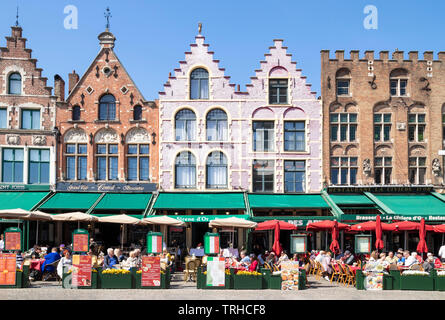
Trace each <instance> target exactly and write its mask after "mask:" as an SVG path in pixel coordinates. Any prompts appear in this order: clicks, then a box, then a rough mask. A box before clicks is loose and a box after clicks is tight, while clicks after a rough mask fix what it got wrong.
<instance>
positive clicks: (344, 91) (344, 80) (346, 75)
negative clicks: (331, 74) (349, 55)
mask: <svg viewBox="0 0 445 320" xmlns="http://www.w3.org/2000/svg"><path fill="white" fill-rule="evenodd" d="M335 81H336V86H337V96H350V95H351V90H350V86H351V72H350V71H349V69H346V68H342V69H340V70H338V71H337V73H336V75H335Z"/></svg>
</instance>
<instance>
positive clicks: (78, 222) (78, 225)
mask: <svg viewBox="0 0 445 320" xmlns="http://www.w3.org/2000/svg"><path fill="white" fill-rule="evenodd" d="M77 229H80V221H77Z"/></svg>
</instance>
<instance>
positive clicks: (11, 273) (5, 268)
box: [0, 253, 17, 286]
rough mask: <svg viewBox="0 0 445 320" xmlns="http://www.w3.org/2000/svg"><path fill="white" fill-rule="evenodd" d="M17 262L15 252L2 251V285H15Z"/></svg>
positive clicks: (0, 258) (0, 257) (0, 259)
mask: <svg viewBox="0 0 445 320" xmlns="http://www.w3.org/2000/svg"><path fill="white" fill-rule="evenodd" d="M16 263H17V262H16V254H15V253H0V286H14V285H15V273H16V268H17V266H16Z"/></svg>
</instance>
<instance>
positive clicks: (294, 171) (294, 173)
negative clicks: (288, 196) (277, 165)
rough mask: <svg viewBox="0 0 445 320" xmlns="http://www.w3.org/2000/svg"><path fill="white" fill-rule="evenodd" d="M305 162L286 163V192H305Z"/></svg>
mask: <svg viewBox="0 0 445 320" xmlns="http://www.w3.org/2000/svg"><path fill="white" fill-rule="evenodd" d="M305 175H306V171H305V162H304V161H284V192H304V184H305Z"/></svg>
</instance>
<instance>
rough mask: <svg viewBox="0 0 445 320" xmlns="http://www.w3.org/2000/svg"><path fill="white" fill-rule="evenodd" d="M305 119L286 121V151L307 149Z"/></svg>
mask: <svg viewBox="0 0 445 320" xmlns="http://www.w3.org/2000/svg"><path fill="white" fill-rule="evenodd" d="M305 149H306V143H305V123H304V121H285V122H284V151H305Z"/></svg>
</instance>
